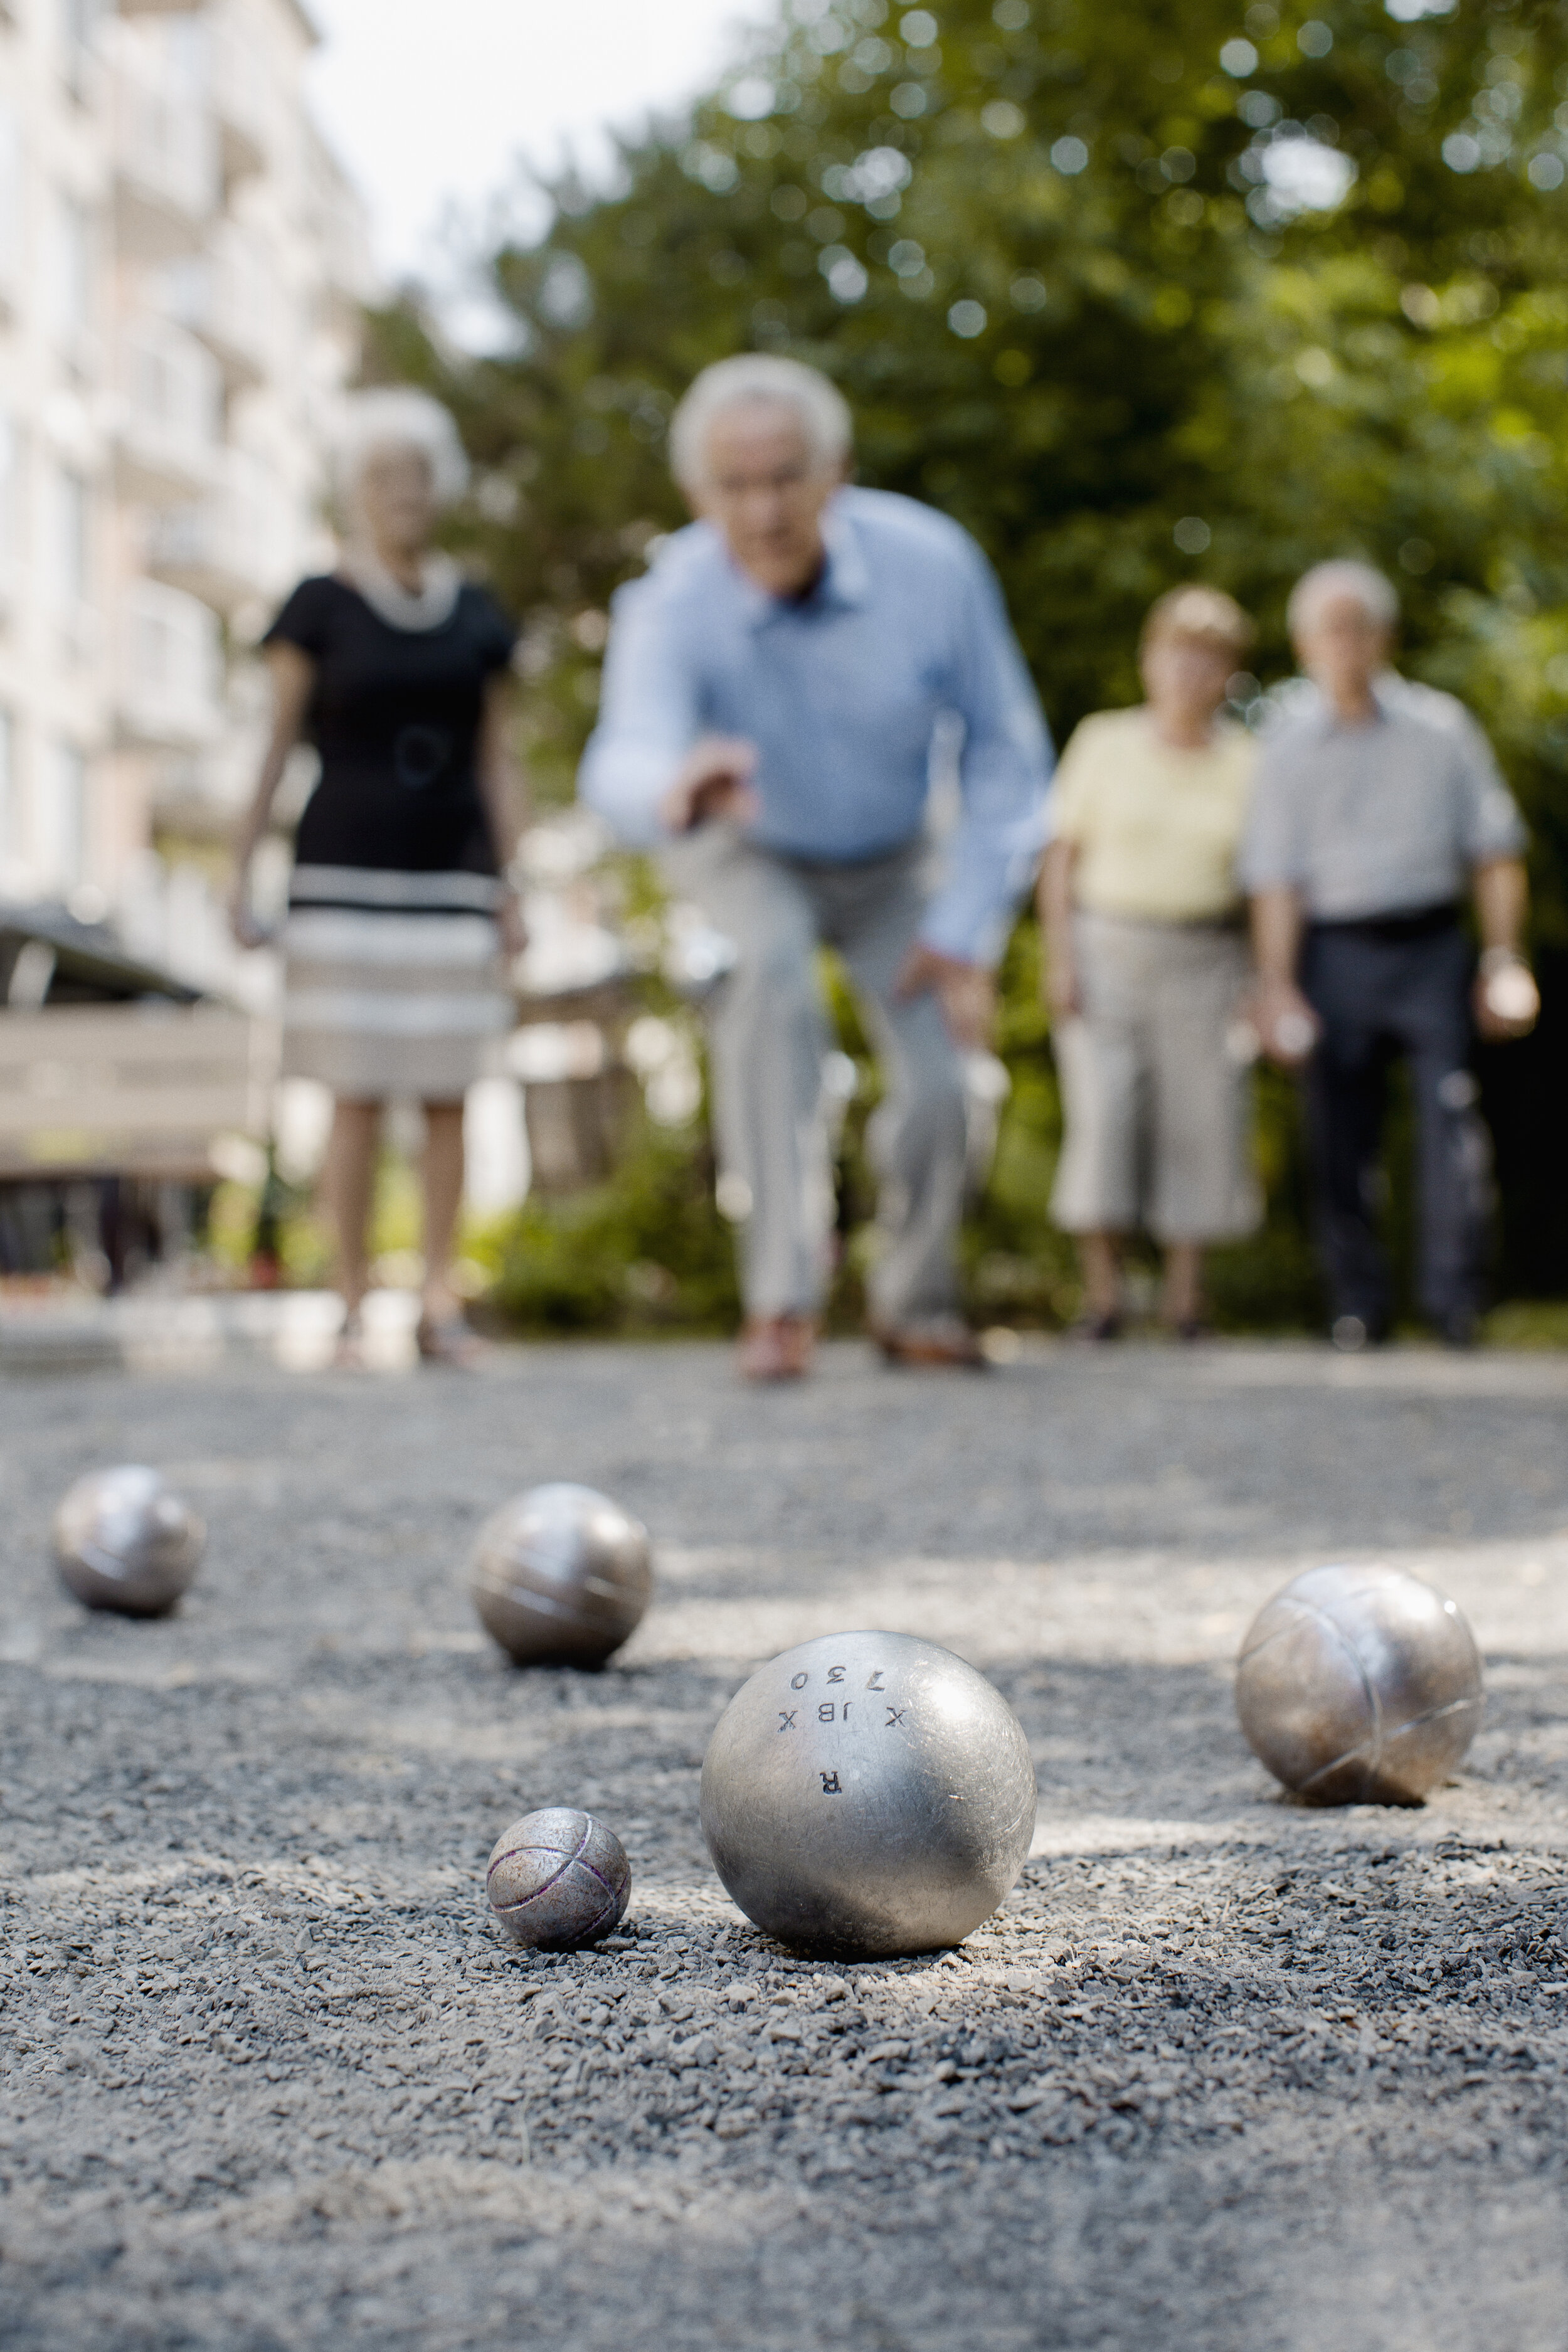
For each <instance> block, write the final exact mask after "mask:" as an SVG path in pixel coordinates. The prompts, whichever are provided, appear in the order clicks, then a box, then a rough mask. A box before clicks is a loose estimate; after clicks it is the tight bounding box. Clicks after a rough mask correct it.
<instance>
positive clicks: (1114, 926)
mask: <svg viewBox="0 0 1568 2352" xmlns="http://www.w3.org/2000/svg"><path fill="white" fill-rule="evenodd" d="M1073 940H1074V947H1075V950H1076V961H1077V967H1078V975H1079V1003H1081V1005H1082V1008H1083V1009H1082V1012H1081V1013H1079V1014H1077V1015H1075V1016H1074V1017H1073V1018H1072V1019H1070V1020H1068V1021H1064V1022H1061V1023H1059V1024H1058V1028H1057V1032H1056V1040H1055V1042H1056V1055H1057V1069H1058V1076H1059V1077H1060V1079H1061V1088H1062V1107H1063V1110H1064V1112H1065V1114H1066V1135H1065V1137H1064V1139H1063V1144H1062V1156H1061V1159H1060V1161H1059V1162H1058V1168H1057V1181H1056V1184H1055V1187H1054V1188H1053V1191H1052V1193H1051V1214H1052V1216H1053V1217H1054V1218H1055V1220H1056V1222H1057V1223H1058V1225H1060V1226H1061V1227H1062V1229H1063V1230H1064V1232H1067V1233H1069V1234H1084V1233H1130V1232H1131V1231H1133V1230H1134V1229H1135V1228H1136V1227H1138V1226H1140V1225H1142V1226H1144V1227H1145V1228H1146V1229H1147V1230H1148V1231H1149V1232H1150V1233H1151V1234H1153V1236H1154V1238H1155V1240H1156V1241H1159V1242H1162V1243H1170V1242H1219V1241H1233V1240H1235V1239H1236V1238H1237V1236H1238V1235H1240V1234H1247V1233H1251V1232H1252V1230H1253V1229H1254V1227H1255V1226H1256V1225H1257V1224H1258V1221H1259V1218H1260V1216H1261V1213H1262V1204H1261V1201H1260V1199H1259V1195H1258V1183H1257V1180H1256V1178H1255V1176H1254V1174H1253V1172H1252V1168H1251V1165H1250V1150H1249V1143H1250V1118H1249V1107H1250V1106H1249V1092H1248V1079H1247V1066H1246V1065H1245V1063H1243V1062H1241V1061H1239V1060H1238V1059H1237V1055H1236V1054H1235V1052H1234V1050H1233V1049H1232V1048H1231V1046H1230V1045H1229V1042H1228V1041H1229V1033H1230V1032H1231V1030H1232V1029H1233V1027H1234V1025H1235V1024H1236V1021H1237V1013H1238V1010H1239V1005H1240V1000H1241V996H1242V992H1243V990H1244V988H1245V987H1246V984H1247V948H1246V943H1245V940H1244V938H1243V935H1242V933H1241V932H1240V930H1238V929H1237V930H1233V929H1229V928H1227V927H1226V926H1224V925H1222V924H1218V923H1151V922H1135V921H1131V920H1129V919H1125V918H1123V917H1121V916H1114V915H1094V914H1089V913H1087V912H1085V911H1083V910H1082V909H1080V910H1079V913H1078V914H1077V915H1075V917H1074V918H1073Z"/></svg>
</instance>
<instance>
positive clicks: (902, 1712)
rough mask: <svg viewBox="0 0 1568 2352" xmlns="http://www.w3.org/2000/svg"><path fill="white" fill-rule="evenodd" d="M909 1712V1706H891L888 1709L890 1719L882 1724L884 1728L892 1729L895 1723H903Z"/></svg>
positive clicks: (885, 1729) (886, 1729)
mask: <svg viewBox="0 0 1568 2352" xmlns="http://www.w3.org/2000/svg"><path fill="white" fill-rule="evenodd" d="M908 1713H909V1709H908V1707H907V1706H890V1707H889V1709H888V1720H887V1722H886V1723H885V1724H884V1725H883V1726H882V1728H883V1730H884V1731H890V1730H891V1729H892V1727H893V1726H894V1724H895V1723H902V1721H903V1719H904V1717H905V1716H906V1715H907V1714H908Z"/></svg>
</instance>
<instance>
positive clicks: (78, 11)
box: [60, 0, 103, 105]
mask: <svg viewBox="0 0 1568 2352" xmlns="http://www.w3.org/2000/svg"><path fill="white" fill-rule="evenodd" d="M102 14H103V9H102V6H101V0H60V16H61V23H60V37H61V47H62V49H63V51H64V57H63V64H64V68H65V79H66V88H67V89H68V90H69V92H70V94H71V96H72V97H73V98H76V99H79V100H81V101H82V103H83V104H84V105H86V104H88V103H89V101H90V100H91V99H92V96H93V79H94V74H95V71H96V68H97V64H98V26H99V19H100V16H102Z"/></svg>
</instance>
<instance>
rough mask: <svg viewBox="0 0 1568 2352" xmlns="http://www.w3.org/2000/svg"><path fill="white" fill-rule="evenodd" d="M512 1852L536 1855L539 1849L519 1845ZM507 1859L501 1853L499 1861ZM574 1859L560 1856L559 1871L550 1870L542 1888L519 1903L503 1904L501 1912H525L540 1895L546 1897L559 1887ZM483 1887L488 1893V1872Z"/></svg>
mask: <svg viewBox="0 0 1568 2352" xmlns="http://www.w3.org/2000/svg"><path fill="white" fill-rule="evenodd" d="M512 1852H513V1853H538V1852H539V1848H538V1847H537V1846H536V1845H534V1846H528V1845H520V1846H514V1847H513V1848H512ZM507 1859H508V1857H507V1856H506V1855H505V1854H504V1853H503V1854H502V1856H501V1861H502V1862H505V1861H506V1860H507ZM576 1859H577V1857H576V1855H575V1854H574V1853H568V1854H563V1856H562V1860H561V1867H560V1869H559V1870H552V1872H551V1874H550V1875H549V1877H548V1878H547V1879H546V1880H545V1882H544V1884H543V1885H542V1886H536V1887H535V1888H534V1890H533V1892H532V1894H531V1895H524V1896H523V1897H522V1899H521V1902H518V1903H503V1904H502V1905H501V1906H500V1908H501V1909H502V1910H503V1911H526V1910H527V1908H528V1906H529V1905H530V1904H531V1903H537V1902H538V1900H539V1898H540V1896H541V1895H548V1894H549V1892H550V1890H551V1888H552V1886H557V1885H560V1883H561V1880H562V1879H563V1877H564V1875H565V1874H566V1873H567V1871H569V1870H570V1869H571V1867H572V1864H574V1862H575V1861H576ZM485 1886H486V1889H487V1891H488V1890H489V1873H488V1872H487V1874H486V1876H485Z"/></svg>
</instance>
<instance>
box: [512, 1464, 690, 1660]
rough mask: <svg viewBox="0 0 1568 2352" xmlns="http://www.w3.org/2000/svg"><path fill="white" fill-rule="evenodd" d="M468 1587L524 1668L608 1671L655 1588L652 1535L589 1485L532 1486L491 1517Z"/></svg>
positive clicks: (514, 1657)
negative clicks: (607, 1664)
mask: <svg viewBox="0 0 1568 2352" xmlns="http://www.w3.org/2000/svg"><path fill="white" fill-rule="evenodd" d="M470 1590H471V1591H472V1594H473V1599H474V1606H475V1608H476V1609H477V1610H478V1611H479V1622H481V1624H482V1625H483V1626H484V1629H485V1631H486V1633H489V1635H490V1636H491V1637H492V1639H494V1640H495V1641H497V1642H499V1643H500V1646H501V1648H502V1649H503V1650H504V1651H505V1652H506V1653H507V1654H508V1656H509V1657H510V1658H512V1659H513V1660H514V1661H515V1662H516V1664H518V1665H520V1666H602V1665H603V1664H604V1663H605V1659H606V1658H608V1657H610V1656H611V1655H612V1654H613V1653H614V1652H615V1651H616V1650H618V1649H619V1648H620V1646H621V1643H623V1642H624V1641H626V1638H627V1636H628V1635H629V1634H630V1633H632V1632H634V1630H635V1629H636V1627H637V1625H638V1624H639V1623H640V1622H641V1619H642V1615H643V1612H644V1611H645V1610H646V1609H647V1604H648V1601H649V1599H650V1598H651V1596H652V1592H653V1564H652V1555H651V1552H650V1549H649V1546H648V1539H647V1528H645V1527H643V1526H642V1525H641V1524H640V1522H639V1521H637V1519H634V1518H633V1517H631V1516H630V1515H629V1513H627V1512H626V1511H623V1510H622V1509H621V1507H620V1505H619V1504H618V1503H612V1502H611V1501H610V1499H609V1497H608V1496H606V1495H600V1494H596V1493H595V1490H594V1488H593V1487H592V1486H566V1485H559V1486H531V1487H530V1488H529V1489H528V1492H527V1493H526V1494H523V1495H515V1496H513V1497H512V1499H511V1501H510V1503H503V1504H502V1505H501V1507H500V1510H499V1511H495V1512H492V1513H491V1515H490V1517H489V1518H488V1519H487V1520H486V1521H485V1524H484V1526H483V1527H482V1528H480V1529H479V1542H478V1543H477V1544H476V1546H475V1548H474V1559H473V1570H472V1580H471V1584H470Z"/></svg>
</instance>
